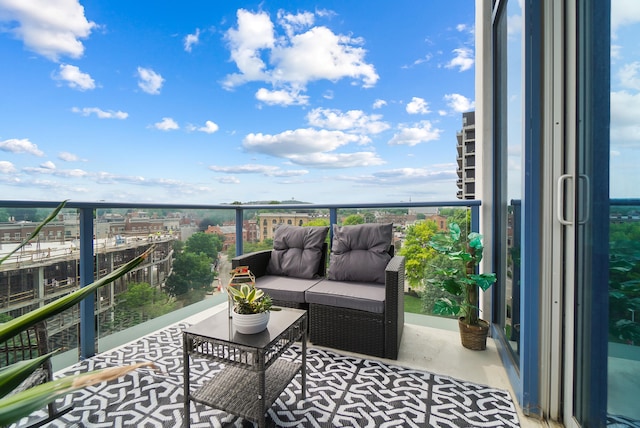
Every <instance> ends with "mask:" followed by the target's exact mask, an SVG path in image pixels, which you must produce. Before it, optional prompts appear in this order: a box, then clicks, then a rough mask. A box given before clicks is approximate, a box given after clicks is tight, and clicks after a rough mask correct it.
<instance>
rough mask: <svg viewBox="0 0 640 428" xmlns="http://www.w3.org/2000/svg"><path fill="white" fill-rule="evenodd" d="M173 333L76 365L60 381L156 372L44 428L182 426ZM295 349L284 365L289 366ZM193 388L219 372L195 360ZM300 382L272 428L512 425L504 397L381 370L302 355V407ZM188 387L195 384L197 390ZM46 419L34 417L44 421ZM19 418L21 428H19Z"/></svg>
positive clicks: (237, 423)
mask: <svg viewBox="0 0 640 428" xmlns="http://www.w3.org/2000/svg"><path fill="white" fill-rule="evenodd" d="M186 326H187V325H186V324H184V323H182V324H178V325H174V326H172V327H169V328H167V329H164V330H162V331H160V332H157V333H155V334H153V335H149V336H146V337H144V338H142V339H140V340H139V341H137V342H135V343H132V344H129V345H126V346H124V347H121V348H118V349H117V350H113V351H109V352H106V353H103V354H100V355H97V356H95V357H93V358H90V359H87V360H85V361H82V362H79V363H77V364H76V365H74V366H73V367H71V368H69V369H68V370H66V371H65V373H63V375H64V374H71V373H77V372H86V371H90V370H95V369H99V368H104V367H114V366H120V365H124V364H130V363H134V362H141V361H153V362H154V363H156V365H157V366H158V367H160V369H161V372H160V373H158V372H155V371H153V370H148V369H138V370H136V371H134V372H132V373H130V374H128V375H126V376H123V377H121V378H120V379H119V380H118V381H113V382H109V383H103V384H100V385H96V386H93V387H89V388H85V389H83V390H80V391H78V392H76V393H74V394H70V395H68V396H67V397H66V398H65V399H64V400H61V401H60V402H59V403H58V404H60V405H63V404H68V403H71V402H72V401H73V403H74V409H73V410H72V411H71V412H70V413H68V414H66V415H64V416H63V417H61V418H59V419H57V420H56V421H54V422H53V423H51V424H50V425H48V426H51V427H77V428H84V427H120V426H136V427H139V428H143V427H144V428H146V427H177V426H180V425H181V424H182V418H183V389H182V388H183V382H182V379H183V373H182V359H183V354H182V330H183V329H184V328H185V327H186ZM297 352H298V353H299V352H300V346H297V345H296V346H294V347H292V348H291V349H290V350H289V351H288V353H287V354H285V358H295V357H296V353H297ZM191 369H192V370H191V372H192V375H193V376H194V381H195V383H196V384H197V383H200V382H202V381H204V380H205V379H208V378H210V377H211V376H215V375H216V373H218V372H219V371H220V370H222V369H223V367H222V366H221V365H219V364H214V363H211V362H209V361H207V360H198V359H196V360H194V361H193V362H192V363H191ZM300 380H301V379H300V375H298V376H297V377H296V378H295V379H294V380H293V381H292V382H291V384H290V385H289V386H288V387H287V389H285V391H284V392H283V393H282V394H281V395H280V398H279V399H278V400H276V402H275V403H274V405H273V406H272V407H271V409H270V410H269V412H268V416H269V418H270V423H271V426H278V427H371V428H374V427H455V428H458V427H519V426H520V425H519V422H518V415H517V412H516V408H515V406H514V403H513V401H512V400H511V397H510V395H509V392H508V391H505V390H500V389H496V388H491V387H488V386H485V385H478V384H474V383H470V382H465V381H461V380H457V379H453V378H450V377H447V376H440V375H437V374H434V373H429V372H424V371H420V370H414V369H408V368H404V367H399V366H395V365H389V364H385V363H383V362H379V361H374V360H368V359H363V358H358V357H353V356H345V355H340V354H338V353H335V352H332V351H327V350H321V349H317V348H313V347H308V348H307V394H306V399H304V400H301V398H300V397H301V394H300V392H301V388H300ZM194 386H195V385H194ZM191 406H192V407H191V426H192V427H242V426H243V422H244V423H245V425H244V426H247V425H248V426H251V424H247V423H246V421H243V420H242V419H240V418H238V417H236V416H233V415H230V414H228V413H225V412H222V411H220V410H216V409H212V408H210V407H208V406H205V405H201V404H197V403H192V404H191ZM44 414H45V412H44V411H42V412H38V413H36V414H34V415H32V417H30V418H29V419H33V416H43V415H44ZM27 422H28V420H27V419H26V418H25V419H23V420H22V421H21V422H20V423H19V425H16V426H21V425H23V424H26V423H27Z"/></svg>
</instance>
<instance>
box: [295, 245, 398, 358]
mask: <svg viewBox="0 0 640 428" xmlns="http://www.w3.org/2000/svg"><path fill="white" fill-rule="evenodd" d="M404 264H405V263H404V257H402V256H394V257H393V258H392V259H391V260H390V261H389V264H388V265H387V268H386V270H385V284H384V302H383V307H384V310H383V312H382V313H377V312H371V311H368V310H359V309H352V308H346V307H341V306H339V305H338V304H335V305H326V304H318V303H313V300H312V295H311V294H312V293H311V292H309V293H307V300H309V340H310V341H311V343H313V344H314V345H320V346H327V347H330V348H336V349H342V350H345V351H350V352H356V353H358V354H365V355H372V356H376V357H381V358H389V359H393V360H395V359H397V358H398V349H399V348H400V340H401V339H402V331H403V329H404V276H405V274H404ZM332 282H334V281H331V280H325V281H323V282H322V283H321V284H319V285H318V286H317V287H314V288H313V290H316V289H318V288H322V287H323V286H330V285H331V283H332ZM347 285H348V286H349V287H350V288H351V290H356V289H357V288H356V287H361V288H360V290H363V289H365V288H368V287H371V285H369V284H358V283H355V282H354V283H349V284H347ZM341 286H344V283H341Z"/></svg>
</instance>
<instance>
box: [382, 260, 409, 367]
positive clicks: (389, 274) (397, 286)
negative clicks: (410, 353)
mask: <svg viewBox="0 0 640 428" xmlns="http://www.w3.org/2000/svg"><path fill="white" fill-rule="evenodd" d="M404 264H405V258H404V256H394V257H392V258H391V260H390V261H389V263H388V264H387V268H386V269H385V290H386V291H385V309H384V318H385V319H384V323H385V354H386V355H385V357H386V358H391V359H397V358H398V349H399V348H400V340H401V339H402V331H403V329H404V275H405V273H404Z"/></svg>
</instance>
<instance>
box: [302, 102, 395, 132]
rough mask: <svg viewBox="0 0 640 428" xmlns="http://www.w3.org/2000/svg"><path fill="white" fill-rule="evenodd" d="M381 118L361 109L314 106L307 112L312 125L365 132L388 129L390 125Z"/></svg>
mask: <svg viewBox="0 0 640 428" xmlns="http://www.w3.org/2000/svg"><path fill="white" fill-rule="evenodd" d="M381 118H382V116H381V115H377V114H373V115H369V116H368V115H366V114H365V113H364V112H363V111H362V110H349V111H347V112H344V113H343V112H342V111H340V110H336V109H323V108H316V109H313V110H311V111H310V112H309V113H308V114H307V121H308V122H309V124H310V125H312V126H316V127H318V128H329V129H337V130H340V131H353V132H362V133H365V134H378V133H380V132H383V131H386V130H387V129H389V128H390V125H389V124H388V123H386V122H383V121H381V120H380V119H381Z"/></svg>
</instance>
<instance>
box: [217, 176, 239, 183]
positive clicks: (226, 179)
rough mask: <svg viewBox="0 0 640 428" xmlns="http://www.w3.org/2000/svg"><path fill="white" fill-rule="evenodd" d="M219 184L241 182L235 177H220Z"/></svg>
mask: <svg viewBox="0 0 640 428" xmlns="http://www.w3.org/2000/svg"><path fill="white" fill-rule="evenodd" d="M218 183H221V184H240V180H238V178H236V177H233V176H227V177H220V178H219V179H218Z"/></svg>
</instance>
